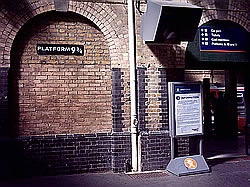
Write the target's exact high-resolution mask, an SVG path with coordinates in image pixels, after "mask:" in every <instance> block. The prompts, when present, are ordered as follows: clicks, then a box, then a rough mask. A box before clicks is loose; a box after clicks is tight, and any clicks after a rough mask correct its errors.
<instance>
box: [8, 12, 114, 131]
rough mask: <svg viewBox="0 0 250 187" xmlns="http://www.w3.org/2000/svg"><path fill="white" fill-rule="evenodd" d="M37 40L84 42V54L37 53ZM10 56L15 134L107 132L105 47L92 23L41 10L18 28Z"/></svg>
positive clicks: (109, 122) (108, 74) (108, 95)
mask: <svg viewBox="0 0 250 187" xmlns="http://www.w3.org/2000/svg"><path fill="white" fill-rule="evenodd" d="M38 43H39V44H78V45H84V55H83V56H64V55H62V56H60V55H37V52H36V44H38ZM12 57H13V58H12V59H11V75H10V87H11V89H10V95H11V97H10V101H11V109H12V113H13V114H15V116H13V121H12V124H13V125H14V126H15V125H16V126H17V132H18V135H42V134H70V133H94V132H100V131H102V132H109V131H111V125H112V118H111V71H110V57H109V49H108V47H107V44H106V42H105V40H104V36H103V34H102V33H101V32H100V30H99V29H97V28H96V26H95V25H94V24H93V23H91V22H90V21H88V20H87V19H85V18H83V17H79V16H76V15H74V14H69V13H68V14H67V16H66V15H65V14H63V13H48V14H45V15H41V16H39V17H38V18H35V19H34V20H33V21H31V22H30V23H29V24H27V25H26V26H25V27H24V28H23V29H22V30H21V31H20V33H19V34H18V36H17V38H16V40H15V43H14V45H13V49H12Z"/></svg>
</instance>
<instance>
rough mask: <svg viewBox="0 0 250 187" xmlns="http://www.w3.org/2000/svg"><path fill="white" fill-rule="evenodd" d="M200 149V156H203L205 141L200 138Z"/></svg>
mask: <svg viewBox="0 0 250 187" xmlns="http://www.w3.org/2000/svg"><path fill="white" fill-rule="evenodd" d="M199 148H200V155H203V139H202V137H200V144H199Z"/></svg>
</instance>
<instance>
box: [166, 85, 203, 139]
mask: <svg viewBox="0 0 250 187" xmlns="http://www.w3.org/2000/svg"><path fill="white" fill-rule="evenodd" d="M168 90H169V114H170V120H169V121H170V136H172V137H177V136H194V135H202V134H203V125H202V86H201V84H200V83H179V82H178V83H176V82H169V84H168Z"/></svg>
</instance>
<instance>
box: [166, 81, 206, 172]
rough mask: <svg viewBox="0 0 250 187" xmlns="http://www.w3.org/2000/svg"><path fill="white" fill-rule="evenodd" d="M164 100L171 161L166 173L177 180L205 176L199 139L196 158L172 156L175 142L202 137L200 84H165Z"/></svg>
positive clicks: (194, 156)
mask: <svg viewBox="0 0 250 187" xmlns="http://www.w3.org/2000/svg"><path fill="white" fill-rule="evenodd" d="M168 96H169V123H170V126H169V127H170V128H169V130H170V137H171V160H170V162H169V164H168V166H167V170H168V171H169V172H171V173H173V174H175V175H177V176H182V175H189V174H196V173H204V172H209V168H208V165H207V163H206V161H205V159H204V157H203V151H202V147H203V145H202V143H203V142H202V139H200V144H199V150H200V153H199V155H193V156H185V157H177V158H175V155H174V150H175V144H174V139H175V138H177V137H188V136H201V135H203V122H202V110H203V107H202V86H201V83H183V82H169V83H168Z"/></svg>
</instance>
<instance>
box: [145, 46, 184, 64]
mask: <svg viewBox="0 0 250 187" xmlns="http://www.w3.org/2000/svg"><path fill="white" fill-rule="evenodd" d="M148 47H149V49H150V50H151V51H152V52H153V54H154V56H155V57H156V58H157V59H158V60H159V62H160V64H161V65H163V66H164V67H171V68H174V67H180V66H181V67H184V59H182V58H184V55H182V53H183V54H184V53H185V52H184V51H183V49H182V48H181V47H180V46H178V45H176V44H164V45H160V44H148Z"/></svg>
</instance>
